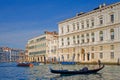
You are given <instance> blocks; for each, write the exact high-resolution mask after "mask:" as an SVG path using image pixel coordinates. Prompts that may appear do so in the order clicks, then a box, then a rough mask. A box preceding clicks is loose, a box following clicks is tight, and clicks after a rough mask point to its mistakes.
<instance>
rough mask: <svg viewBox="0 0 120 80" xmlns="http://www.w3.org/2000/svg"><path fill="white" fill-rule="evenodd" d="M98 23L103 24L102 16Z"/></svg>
mask: <svg viewBox="0 0 120 80" xmlns="http://www.w3.org/2000/svg"><path fill="white" fill-rule="evenodd" d="M99 24H100V25H102V24H103V17H102V16H101V17H100V18H99Z"/></svg>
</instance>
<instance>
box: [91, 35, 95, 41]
mask: <svg viewBox="0 0 120 80" xmlns="http://www.w3.org/2000/svg"><path fill="white" fill-rule="evenodd" d="M91 37H92V42H94V41H95V40H94V33H91Z"/></svg>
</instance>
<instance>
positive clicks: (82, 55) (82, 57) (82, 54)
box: [81, 48, 85, 61]
mask: <svg viewBox="0 0 120 80" xmlns="http://www.w3.org/2000/svg"><path fill="white" fill-rule="evenodd" d="M81 60H82V61H85V50H84V49H83V48H82V49H81Z"/></svg>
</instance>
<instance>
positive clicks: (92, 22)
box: [91, 19, 94, 27]
mask: <svg viewBox="0 0 120 80" xmlns="http://www.w3.org/2000/svg"><path fill="white" fill-rule="evenodd" d="M91 25H92V27H93V26H94V19H92V20H91Z"/></svg>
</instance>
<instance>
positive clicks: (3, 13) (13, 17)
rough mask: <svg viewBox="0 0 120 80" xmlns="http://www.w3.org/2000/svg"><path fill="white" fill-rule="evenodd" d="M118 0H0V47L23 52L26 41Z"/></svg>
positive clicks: (56, 29) (55, 29)
mask: <svg viewBox="0 0 120 80" xmlns="http://www.w3.org/2000/svg"><path fill="white" fill-rule="evenodd" d="M116 2H120V1H119V0H0V47H3V46H6V47H11V48H20V49H25V46H26V44H27V41H28V40H29V39H31V38H34V37H36V36H39V35H41V34H44V31H57V32H58V23H59V22H61V21H63V20H65V19H68V18H72V17H74V16H75V15H76V13H80V12H89V11H92V10H93V9H94V8H96V7H98V6H99V5H100V4H103V3H105V4H106V5H109V4H113V3H116Z"/></svg>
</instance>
